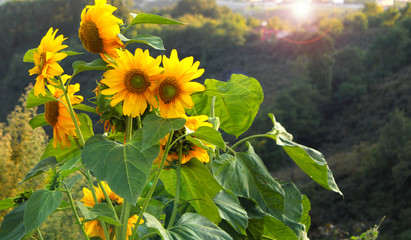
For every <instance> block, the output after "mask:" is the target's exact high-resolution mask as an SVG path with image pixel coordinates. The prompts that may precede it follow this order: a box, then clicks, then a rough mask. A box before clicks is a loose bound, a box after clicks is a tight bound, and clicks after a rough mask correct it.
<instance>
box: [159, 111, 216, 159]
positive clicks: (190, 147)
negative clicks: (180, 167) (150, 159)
mask: <svg viewBox="0 0 411 240" xmlns="http://www.w3.org/2000/svg"><path fill="white" fill-rule="evenodd" d="M183 117H184V118H185V119H186V123H185V128H187V129H189V130H191V131H193V132H194V131H196V130H197V129H198V128H199V127H201V126H206V127H212V126H213V125H212V124H211V123H209V122H206V121H207V120H208V117H207V116H206V115H200V116H192V117H187V116H183ZM185 128H183V129H182V130H180V131H179V132H177V133H176V134H174V136H173V140H174V139H176V138H178V137H179V136H181V134H185ZM168 137H169V135H167V136H166V137H165V138H163V139H162V140H160V154H159V155H158V157H157V159H155V160H154V163H156V164H157V163H160V162H161V160H162V158H163V155H164V151H165V146H166V143H167V141H168ZM182 144H183V152H182V156H181V164H184V163H187V162H188V161H190V160H191V159H192V158H197V159H198V160H199V161H200V162H208V161H209V157H208V153H207V151H206V150H204V149H202V148H200V147H198V146H196V145H194V144H192V143H191V142H189V141H184V142H183V143H182ZM205 145H206V146H207V147H212V146H211V145H209V144H205ZM178 151H179V146H173V147H172V148H171V149H170V151H169V153H168V155H167V158H166V160H167V161H166V163H165V166H169V165H170V163H172V162H174V161H178Z"/></svg>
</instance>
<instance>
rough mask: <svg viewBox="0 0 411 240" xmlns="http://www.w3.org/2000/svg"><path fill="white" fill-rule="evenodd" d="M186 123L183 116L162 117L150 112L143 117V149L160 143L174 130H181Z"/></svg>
mask: <svg viewBox="0 0 411 240" xmlns="http://www.w3.org/2000/svg"><path fill="white" fill-rule="evenodd" d="M185 123H186V120H185V119H182V118H161V117H159V116H157V115H156V114H149V115H147V116H146V117H145V118H144V119H143V149H146V148H149V147H151V146H153V145H155V144H157V143H158V141H160V140H161V139H162V138H164V137H165V136H166V135H167V134H168V133H169V132H171V131H172V130H180V129H181V128H183V127H184V124H185Z"/></svg>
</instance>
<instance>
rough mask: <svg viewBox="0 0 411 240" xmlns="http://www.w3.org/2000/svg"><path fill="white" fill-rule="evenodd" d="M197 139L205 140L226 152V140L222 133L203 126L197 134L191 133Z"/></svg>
mask: <svg viewBox="0 0 411 240" xmlns="http://www.w3.org/2000/svg"><path fill="white" fill-rule="evenodd" d="M190 135H192V136H193V137H195V138H199V139H202V140H205V141H207V142H209V143H211V144H213V145H215V146H217V147H219V148H221V149H223V150H225V143H224V139H223V137H222V136H221V133H220V132H219V131H217V130H215V129H214V128H211V127H205V126H201V127H199V128H198V129H197V130H196V131H195V132H193V133H190Z"/></svg>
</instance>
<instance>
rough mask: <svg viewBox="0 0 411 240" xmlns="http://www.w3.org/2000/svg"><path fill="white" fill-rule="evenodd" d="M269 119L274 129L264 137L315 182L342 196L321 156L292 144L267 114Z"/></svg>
mask: <svg viewBox="0 0 411 240" xmlns="http://www.w3.org/2000/svg"><path fill="white" fill-rule="evenodd" d="M269 117H270V118H271V121H272V122H273V125H274V128H273V130H272V131H270V132H269V133H267V134H266V135H267V136H268V137H270V138H273V139H274V140H276V143H277V145H279V146H281V147H283V149H284V150H285V152H286V153H287V154H288V156H290V157H291V159H292V160H293V161H294V162H295V163H296V164H297V165H298V166H299V167H300V168H301V170H303V171H304V172H305V173H306V174H307V175H308V176H310V177H311V178H312V179H313V180H314V181H315V182H317V183H318V184H320V185H321V186H322V187H324V188H326V189H328V190H332V191H334V192H337V193H339V194H341V195H342V192H341V191H340V189H339V188H338V186H337V184H336V183H335V180H334V177H333V174H332V172H331V170H330V168H329V167H328V164H327V162H326V161H325V158H324V156H323V154H322V153H321V152H319V151H317V150H315V149H312V148H309V147H306V146H303V145H300V144H298V143H295V142H293V141H292V136H291V135H290V134H289V133H287V131H286V130H285V129H284V128H283V127H282V126H281V124H280V123H278V122H276V121H275V118H274V116H273V115H272V114H269Z"/></svg>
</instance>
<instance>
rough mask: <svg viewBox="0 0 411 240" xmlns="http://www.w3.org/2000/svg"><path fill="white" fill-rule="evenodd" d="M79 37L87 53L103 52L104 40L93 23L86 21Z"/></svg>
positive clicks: (81, 27) (82, 25)
mask: <svg viewBox="0 0 411 240" xmlns="http://www.w3.org/2000/svg"><path fill="white" fill-rule="evenodd" d="M79 37H80V40H81V42H82V43H83V46H84V48H85V49H87V51H89V52H92V53H101V52H103V48H104V46H103V40H102V39H101V37H100V35H99V33H98V28H97V26H96V24H95V23H94V22H92V21H85V22H83V23H82V24H81V26H80V29H79Z"/></svg>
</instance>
